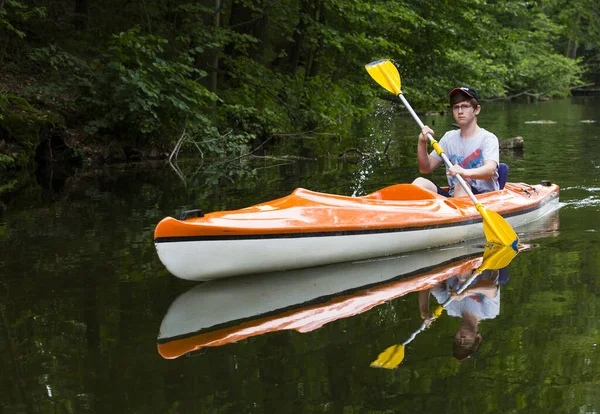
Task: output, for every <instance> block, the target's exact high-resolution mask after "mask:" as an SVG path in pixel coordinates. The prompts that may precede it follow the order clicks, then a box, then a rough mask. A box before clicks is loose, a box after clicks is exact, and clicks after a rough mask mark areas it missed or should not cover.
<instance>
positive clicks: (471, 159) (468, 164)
mask: <svg viewBox="0 0 600 414" xmlns="http://www.w3.org/2000/svg"><path fill="white" fill-rule="evenodd" d="M450 161H451V162H452V164H458V165H460V166H461V167H463V168H464V169H470V168H478V167H481V166H482V165H483V154H482V152H481V148H477V149H476V150H475V151H474V152H473V153H471V155H469V156H467V157H461V156H457V155H454V154H451V157H450ZM463 178H465V177H463ZM448 179H449V180H450V181H451V184H450V188H451V189H454V187H455V186H456V184H457V183H458V178H456V177H450V176H448ZM465 181H466V182H467V183H468V184H469V185H471V186H472V185H473V184H472V183H473V181H475V179H474V178H465Z"/></svg>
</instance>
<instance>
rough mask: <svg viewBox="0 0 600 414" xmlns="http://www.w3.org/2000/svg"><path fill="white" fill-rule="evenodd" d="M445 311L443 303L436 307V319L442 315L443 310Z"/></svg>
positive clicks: (434, 315)
mask: <svg viewBox="0 0 600 414" xmlns="http://www.w3.org/2000/svg"><path fill="white" fill-rule="evenodd" d="M443 311H444V307H443V306H442V305H438V307H437V308H435V310H434V311H433V315H432V316H433V317H434V318H435V319H437V318H439V317H440V316H441V315H442V312H443Z"/></svg>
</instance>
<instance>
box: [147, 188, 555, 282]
mask: <svg viewBox="0 0 600 414" xmlns="http://www.w3.org/2000/svg"><path fill="white" fill-rule="evenodd" d="M476 197H477V199H478V201H479V202H480V203H481V204H482V205H484V206H485V208H486V209H487V210H492V211H495V212H497V213H499V214H500V215H501V216H502V217H503V218H504V219H505V220H506V221H507V222H508V223H509V224H510V225H511V226H512V227H513V228H514V229H517V230H518V228H519V227H520V226H522V225H524V224H526V223H530V222H532V221H535V220H537V219H539V218H541V217H543V216H544V215H546V214H547V213H548V212H550V211H552V210H554V209H555V208H556V207H557V206H558V200H559V187H558V186H557V185H556V184H552V183H550V182H548V181H543V182H542V183H541V184H537V185H529V184H525V183H507V184H506V186H505V187H504V188H503V189H502V190H499V191H494V192H489V193H485V194H481V195H477V196H476ZM482 235H483V222H482V218H481V215H480V213H479V212H478V211H477V209H476V208H475V206H474V205H473V203H472V201H471V200H470V199H469V198H468V197H461V198H446V197H443V196H441V195H438V194H434V193H432V192H430V191H428V190H425V189H422V188H420V187H417V186H414V185H411V184H396V185H392V186H389V187H386V188H383V189H381V190H379V191H376V192H374V193H371V194H368V195H365V196H361V197H350V196H343V195H335V194H327V193H320V192H315V191H310V190H306V189H303V188H297V189H296V190H295V191H293V192H292V193H291V194H290V195H287V196H285V197H282V198H279V199H276V200H272V201H268V202H264V203H260V204H256V205H254V206H250V207H247V208H243V209H239V210H232V211H219V212H213V213H209V214H204V213H203V212H202V211H201V210H191V211H188V212H184V213H182V215H181V217H180V219H175V218H173V217H166V218H164V219H163V220H161V221H160V222H159V223H158V225H157V226H156V229H155V231H154V243H155V246H156V250H157V252H158V256H159V258H160V260H161V262H162V263H163V264H164V265H165V267H166V268H167V269H168V270H169V272H170V273H172V274H173V275H175V276H176V277H179V278H181V279H187V280H195V281H205V280H211V279H218V278H224V277H230V276H235V275H242V274H251V273H261V272H272V271H278V270H289V269H299V268H305V267H311V266H320V265H325V264H331V263H339V262H347V261H352V260H361V259H368V258H374V257H379V256H386V255H393V254H399V253H404V252H410V251H416V250H422V249H428V248H432V247H437V246H444V245H449V244H453V243H457V242H462V241H466V240H471V239H475V238H478V237H482Z"/></svg>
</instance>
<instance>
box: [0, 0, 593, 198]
mask: <svg viewBox="0 0 600 414" xmlns="http://www.w3.org/2000/svg"><path fill="white" fill-rule="evenodd" d="M599 7H600V6H599V4H598V2H597V1H595V0H568V1H567V0H540V1H516V0H506V1H490V0H487V1H486V0H447V1H432V0H427V1H423V0H406V1H402V0H387V1H381V0H361V1H358V0H201V1H184V0H180V1H175V0H166V1H164V0H161V1H159V0H97V1H92V0H52V1H50V0H35V1H34V0H31V1H27V0H21V1H20V0H0V68H1V69H0V174H7V173H9V172H13V173H14V172H15V171H19V170H23V169H30V168H31V167H32V165H34V164H36V163H37V164H39V163H43V162H67V163H68V162H86V161H90V160H91V161H92V162H94V161H97V162H110V161H126V160H138V159H144V158H160V157H165V156H168V154H170V153H173V151H174V150H182V151H185V150H189V151H193V152H195V153H196V154H201V156H202V157H207V158H208V157H211V158H218V159H223V158H227V157H235V156H239V155H240V154H244V153H247V152H248V151H252V149H253V148H254V149H256V148H259V147H261V146H264V145H280V146H284V147H285V148H286V151H287V152H288V153H290V154H303V153H306V152H307V151H308V152H318V151H322V147H321V145H322V143H321V142H320V140H319V138H318V137H320V136H323V135H325V134H338V135H340V136H343V135H344V134H346V133H349V131H350V130H351V128H352V127H353V125H354V123H355V121H356V120H358V119H360V118H361V117H362V116H364V115H365V114H367V113H370V112H372V111H373V106H374V105H376V104H377V103H378V102H381V100H380V99H379V97H380V95H381V93H382V89H381V88H379V87H377V86H374V82H373V81H372V80H371V79H370V78H369V77H368V74H367V73H366V71H365V69H364V65H365V64H366V63H369V62H371V61H373V60H376V59H380V58H391V59H393V60H394V61H395V62H396V64H397V66H398V68H399V71H400V73H401V76H402V83H403V92H404V93H405V94H406V95H407V96H410V102H411V103H412V105H413V106H414V107H415V109H416V110H418V111H426V110H427V111H430V110H443V109H444V108H445V106H446V99H447V94H448V91H449V89H450V88H451V87H453V86H457V85H463V84H467V85H471V86H473V87H476V89H477V90H478V91H479V94H480V95H481V96H482V97H483V98H484V100H487V101H490V100H496V99H530V100H531V99H551V98H560V97H565V96H568V95H569V93H570V90H571V88H573V87H575V86H578V85H584V84H593V83H595V82H597V81H598V79H599V78H600V9H599ZM308 135H312V136H313V137H316V138H317V139H314V140H310V141H308V143H307V142H305V141H302V140H296V139H287V138H289V137H292V136H308ZM34 160H35V161H34ZM3 181H4V182H3V183H0V192H1V191H2V189H3V188H4V189H5V190H6V189H8V188H10V187H11V186H12V185H13V184H10V183H9V182H8V181H5V180H3Z"/></svg>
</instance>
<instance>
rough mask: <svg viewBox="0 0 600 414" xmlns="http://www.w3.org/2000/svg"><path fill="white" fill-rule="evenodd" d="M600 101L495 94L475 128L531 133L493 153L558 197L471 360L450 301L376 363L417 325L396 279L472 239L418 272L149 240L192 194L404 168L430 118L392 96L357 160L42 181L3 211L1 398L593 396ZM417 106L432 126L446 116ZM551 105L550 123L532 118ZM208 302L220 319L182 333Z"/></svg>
mask: <svg viewBox="0 0 600 414" xmlns="http://www.w3.org/2000/svg"><path fill="white" fill-rule="evenodd" d="M408 98H409V100H410V97H408ZM599 110H600V101H598V100H594V99H593V98H578V99H572V100H565V101H558V102H546V103H539V104H532V105H519V104H507V105H504V104H487V105H485V106H484V108H483V113H482V115H481V117H480V124H481V125H482V126H484V127H485V128H487V129H489V130H491V131H493V132H495V133H496V134H497V135H498V136H499V138H500V139H501V140H505V139H508V138H510V137H514V136H522V137H524V142H525V147H524V150H523V151H522V152H512V153H502V155H501V158H502V161H504V162H507V163H508V164H509V165H510V168H511V169H510V174H509V181H513V182H514V181H516V182H521V181H522V182H528V183H537V182H539V181H540V180H542V179H548V180H551V181H553V182H556V183H558V184H559V185H560V186H561V203H562V208H561V209H560V210H559V212H558V213H557V214H556V216H555V217H552V218H551V220H549V222H548V223H546V224H547V227H546V228H543V229H541V230H544V231H541V232H540V229H538V230H534V229H532V230H528V231H527V233H526V234H524V235H523V236H524V237H522V238H524V239H527V238H529V239H531V243H535V245H536V247H535V248H533V249H530V250H528V251H524V252H521V253H520V254H519V255H517V256H516V258H514V260H513V261H512V262H511V263H510V265H509V266H508V272H509V273H508V275H509V280H508V282H507V283H506V284H504V285H502V287H501V302H500V314H499V315H498V316H497V317H495V318H493V319H490V320H484V321H482V322H481V323H480V332H481V335H482V337H483V341H482V343H481V346H480V349H479V351H478V352H477V354H476V355H475V356H473V357H472V358H469V359H467V360H465V361H463V362H458V361H456V360H455V359H454V358H453V357H452V337H453V335H454V332H455V331H456V329H457V327H458V323H459V320H458V318H453V317H451V316H449V315H446V314H444V315H442V316H441V317H440V318H439V319H438V320H436V321H435V322H434V323H433V325H432V327H431V328H430V329H428V330H426V331H424V332H421V333H419V334H418V335H416V336H415V338H414V339H413V340H412V341H411V342H410V343H409V344H407V345H406V348H405V357H404V359H403V361H402V363H401V364H400V365H399V367H398V368H396V369H395V370H386V369H375V368H371V367H370V364H371V362H373V360H375V359H376V358H377V357H378V355H379V354H380V353H381V352H382V351H384V350H385V349H386V348H388V347H389V346H391V345H394V344H399V343H402V342H403V341H405V340H406V339H407V338H409V337H410V335H411V334H412V333H413V332H415V331H416V330H417V329H418V328H419V326H420V325H421V318H420V316H419V308H418V298H417V297H418V294H417V293H407V291H406V286H404V285H403V283H406V280H409V279H407V278H406V277H407V276H405V277H396V278H395V279H394V276H399V275H400V274H401V273H402V272H404V271H406V272H408V275H410V276H411V277H413V278H415V280H417V281H420V283H421V284H422V280H423V279H422V278H423V276H424V275H426V274H427V272H429V274H431V275H434V276H435V275H439V274H440V271H441V270H440V266H450V267H452V266H460V265H464V264H465V263H466V262H468V261H469V260H477V257H479V256H477V255H476V256H472V255H470V253H469V252H466V251H462V250H458V251H456V252H451V255H450V256H451V257H453V258H454V259H452V260H450V259H448V258H447V257H446V258H444V257H443V256H440V255H439V254H440V253H439V252H438V253H435V254H434V253H430V254H425V255H423V254H422V255H420V256H418V255H417V256H412V260H413V264H414V268H413V269H412V273H411V269H404V268H402V266H403V265H401V263H406V260H403V261H398V258H389V259H388V260H386V261H376V262H365V263H362V264H360V266H358V267H357V266H353V267H351V268H344V267H343V266H342V267H340V266H337V267H333V268H328V269H327V270H326V271H320V272H311V271H299V272H298V273H297V274H295V273H292V274H284V275H279V276H280V277H278V278H275V280H274V279H273V278H271V279H269V277H268V276H260V275H259V276H253V277H252V278H247V280H244V279H241V281H225V282H223V283H222V284H219V283H212V282H211V283H208V284H206V285H205V286H202V285H199V286H198V285H196V284H194V283H190V282H185V281H181V280H178V279H176V278H174V277H172V276H171V275H169V274H168V272H167V271H166V270H165V269H164V267H163V266H162V264H161V263H160V262H159V261H158V258H157V256H156V253H155V251H154V246H153V243H152V232H153V229H154V226H155V225H156V223H157V222H158V221H159V220H160V219H161V218H163V217H164V216H166V215H173V216H177V215H178V214H179V213H180V212H181V211H182V210H186V209H191V208H198V207H201V208H203V209H204V210H205V211H214V210H221V209H234V208H241V207H245V206H248V205H251V204H254V203H258V202H261V201H265V200H269V199H273V198H277V197H280V196H282V195H284V194H287V193H289V192H290V191H292V190H293V189H294V188H296V187H304V188H309V189H312V190H317V191H326V192H334V193H339V194H355V195H362V194H365V193H368V192H371V191H374V190H376V189H378V188H380V187H383V186H385V185H388V184H392V183H396V182H407V181H410V180H411V179H412V178H413V177H415V176H416V175H417V168H416V164H415V154H416V134H417V133H418V129H417V127H416V125H415V124H414V121H412V120H411V119H410V118H408V117H406V116H402V115H401V113H402V111H398V110H396V109H394V110H391V109H389V108H388V109H385V110H384V109H382V111H381V113H380V114H379V115H377V118H376V119H375V120H374V123H375V129H374V130H372V133H371V134H363V135H359V136H357V137H355V138H352V139H350V138H348V148H350V147H356V148H360V149H361V151H362V152H363V153H368V154H369V155H370V156H369V157H367V158H366V159H364V160H363V161H360V160H358V159H356V158H352V159H349V158H348V159H347V160H346V161H344V160H343V159H342V158H341V157H340V158H336V157H329V158H320V159H316V160H294V159H289V158H287V159H285V158H282V159H279V160H277V161H271V160H258V161H256V162H255V165H253V167H257V168H258V170H257V172H256V174H252V173H249V172H248V166H247V165H240V166H239V167H240V168H234V169H231V168H224V167H223V166H203V167H201V168H198V165H191V164H189V163H187V164H183V165H182V170H183V172H184V173H185V175H186V180H187V186H186V185H184V184H183V182H182V181H181V180H180V179H179V178H178V176H177V175H176V174H175V173H174V172H173V171H172V170H170V169H169V168H167V167H165V166H164V165H163V164H161V163H159V164H155V165H140V166H129V167H110V168H106V169H105V170H103V171H94V172H86V173H84V174H81V175H78V176H75V177H69V178H67V179H65V180H57V179H56V177H54V179H53V180H52V181H50V180H49V179H47V178H40V182H41V185H40V186H35V185H32V186H30V187H28V188H26V189H25V190H24V191H23V192H21V193H20V194H19V195H18V196H16V197H14V198H12V199H10V200H9V201H7V207H6V211H5V212H4V213H3V214H2V215H1V216H0V311H1V313H0V317H1V320H0V325H1V328H2V329H1V332H2V333H1V334H0V355H1V357H0V372H1V373H2V374H1V375H0V406H1V407H2V412H7V413H21V412H23V413H30V412H31V413H45V412H57V413H63V412H76V413H109V412H110V413H115V412H122V413H132V412H140V413H142V412H143V413H188V412H206V413H252V412H256V413H263V412H264V413H301V412H302V413H310V412H331V413H341V412H345V413H359V412H360V413H363V412H370V413H391V412H394V413H396V412H407V413H414V412H433V411H438V412H448V411H452V412H469V413H470V412H499V411H505V412H517V411H520V412H521V411H522V412H534V413H535V412H598V410H599V409H600V397H599V394H598V392H597V390H598V387H599V385H600V355H599V353H598V352H599V351H598V346H597V344H598V341H600V335H599V332H598V323H597V320H598V318H599V317H600V299H599V294H600V279H599V278H598V268H599V265H600V255H599V250H600V249H599V242H598V240H599V238H598V232H599V231H600V213H599V211H600V161H599V160H600V140H599V139H600V138H599V135H600V118H599V117H598V115H597V114H598V113H600V112H599ZM423 120H424V122H425V123H427V124H429V125H432V126H433V128H434V129H435V130H436V131H439V135H440V136H441V133H442V132H443V131H445V130H446V129H447V128H448V127H449V125H450V123H451V119H448V118H447V117H445V116H424V117H423ZM540 120H551V121H554V122H556V123H555V124H547V123H526V122H528V121H540ZM588 120H593V121H597V122H581V121H588ZM389 137H393V139H392V140H391V141H390V142H389V147H388V148H387V151H386V152H385V154H384V150H385V147H386V145H387V144H388V139H389ZM348 161H352V162H348ZM242 167H243V168H242ZM434 179H436V180H440V182H442V181H441V180H443V176H442V174H441V173H439V174H438V173H436V175H434ZM467 247H468V246H464V248H467ZM447 253H448V252H447ZM455 253H456V254H455ZM456 257H459V258H460V260H456ZM419 269H420V270H419ZM352 272H355V273H352ZM340 274H343V275H345V277H344V278H343V280H344V283H346V284H345V285H344V284H340V279H342V278H340V277H336V275H340ZM352 275H355V276H352ZM350 276H352V277H355V278H356V279H352V277H350ZM378 278H379V279H378ZM386 278H389V279H386ZM365 280H366V281H368V282H367V284H368V286H367V287H368V290H366V289H367V288H366V287H364V286H361V285H362V284H363V282H365ZM394 283H396V284H394ZM315 287H316V288H315ZM421 287H422V286H421ZM311 289H312V290H311ZM403 289H404V290H403ZM408 290H410V289H408ZM340 291H343V295H340ZM211 292H212V294H214V295H217V298H219V296H218V295H221V297H220V299H219V300H216V301H215V302H214V305H210V302H209V301H208V299H206V296H202V295H209V294H210V293H211ZM369 292H370V293H369ZM373 292H376V293H377V295H379V296H377V300H373V298H372V297H369V294H373ZM203 297H204V299H202V298H203ZM186 298H187V299H189V298H191V299H192V300H191V301H190V300H186ZM198 298H200V299H198ZM431 301H432V308H433V306H434V305H435V300H434V299H433V298H432V299H431ZM198 304H201V305H203V306H205V308H202V307H200V308H195V306H197V305H198ZM180 305H181V306H182V307H183V308H182V309H183V312H184V313H183V314H181V317H178V316H177V315H176V317H175V319H174V320H175V321H178V324H176V325H172V326H171V328H170V329H173V331H170V332H169V333H168V334H169V335H175V337H176V335H177V334H178V332H179V333H180V334H182V333H184V332H186V330H188V333H187V334H184V335H183V336H180V337H179V339H185V338H188V339H189V341H190V342H192V346H194V347H196V348H198V349H197V350H195V351H192V352H190V355H191V356H189V357H186V356H181V357H177V358H173V359H166V358H164V357H163V356H161V353H159V349H157V348H159V347H161V346H162V345H157V342H160V343H161V344H163V343H168V342H169V341H166V340H164V338H163V340H159V339H158V338H159V337H160V336H161V335H162V334H164V336H165V337H166V336H167V333H166V331H165V332H163V330H161V324H162V323H163V320H167V318H171V317H172V315H173V310H174V309H175V310H177V306H180ZM209 305H210V306H209ZM206 306H209V307H208V308H206ZM282 308H283V311H282V310H281V309H282ZM180 309H181V308H180ZM186 312H187V313H186ZM207 315H208V316H209V317H210V318H212V319H211V320H212V322H208V323H214V324H216V325H217V326H216V328H215V329H214V330H213V334H212V335H213V336H212V337H211V336H210V335H209V337H201V338H200V337H197V336H194V335H191V334H189V332H194V331H195V330H197V329H199V328H198V326H199V325H201V324H202V323H203V321H204V319H206V317H207ZM210 318H209V319H210ZM232 318H233V319H236V321H235V322H231V319H232ZM286 318H287V319H286ZM215 321H216V322H215ZM278 324H279V325H278ZM240 327H241V328H240ZM242 328H243V329H242ZM177 330H179V331H177ZM215 332H216V333H215ZM227 335H229V336H227ZM232 335H239V336H235V337H233V339H234V340H237V342H231V341H229V340H228V339H223V338H228V337H231V336H232ZM202 341H209V342H210V341H213V343H212V345H219V346H210V347H201V345H202V344H203V343H205V342H202ZM214 341H216V342H214ZM219 341H220V342H219ZM171 342H173V341H171ZM178 349H179V350H181V349H183V350H184V351H186V352H187V350H188V348H185V347H180V348H178ZM163 352H164V350H163ZM169 355H170V357H173V355H172V354H169Z"/></svg>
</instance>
